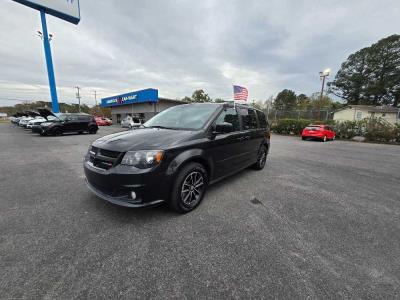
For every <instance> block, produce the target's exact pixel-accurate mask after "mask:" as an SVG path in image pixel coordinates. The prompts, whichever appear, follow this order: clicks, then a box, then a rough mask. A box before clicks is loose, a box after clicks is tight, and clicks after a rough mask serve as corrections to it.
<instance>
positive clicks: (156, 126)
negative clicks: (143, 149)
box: [146, 125, 173, 129]
mask: <svg viewBox="0 0 400 300" xmlns="http://www.w3.org/2000/svg"><path fill="white" fill-rule="evenodd" d="M146 128H160V129H173V128H171V127H165V126H160V125H154V126H148V127H146Z"/></svg>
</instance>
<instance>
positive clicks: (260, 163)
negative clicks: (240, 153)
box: [252, 146, 268, 171]
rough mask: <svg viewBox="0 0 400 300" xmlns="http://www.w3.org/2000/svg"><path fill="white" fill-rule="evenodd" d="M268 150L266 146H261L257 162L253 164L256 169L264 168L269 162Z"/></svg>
mask: <svg viewBox="0 0 400 300" xmlns="http://www.w3.org/2000/svg"><path fill="white" fill-rule="evenodd" d="M267 156H268V151H267V147H266V146H261V148H260V151H259V153H258V157H257V162H256V163H255V164H254V165H253V166H252V167H253V169H254V170H258V171H259V170H262V169H264V167H265V163H266V162H267Z"/></svg>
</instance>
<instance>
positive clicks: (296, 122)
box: [271, 119, 312, 135]
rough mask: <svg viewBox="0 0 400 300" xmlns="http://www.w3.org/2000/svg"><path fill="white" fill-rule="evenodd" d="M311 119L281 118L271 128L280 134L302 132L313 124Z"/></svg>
mask: <svg viewBox="0 0 400 300" xmlns="http://www.w3.org/2000/svg"><path fill="white" fill-rule="evenodd" d="M311 123H312V122H311V121H310V120H304V119H281V120H278V122H277V123H276V124H274V125H272V127H271V129H272V131H273V132H276V133H279V134H296V135H298V134H300V133H301V131H302V130H303V128H304V127H306V126H307V125H309V124H311Z"/></svg>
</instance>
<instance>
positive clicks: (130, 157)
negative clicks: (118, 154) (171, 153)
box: [121, 150, 164, 169]
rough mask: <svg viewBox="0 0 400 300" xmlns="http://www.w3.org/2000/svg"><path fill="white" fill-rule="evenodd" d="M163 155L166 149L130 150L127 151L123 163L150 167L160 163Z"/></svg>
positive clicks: (138, 166) (141, 167) (144, 167)
mask: <svg viewBox="0 0 400 300" xmlns="http://www.w3.org/2000/svg"><path fill="white" fill-rule="evenodd" d="M163 156H164V151H162V150H141V151H128V152H126V153H125V155H124V158H123V159H122V161H121V164H122V165H128V166H134V167H136V168H139V169H148V168H151V167H154V166H156V165H158V164H160V162H161V160H162V159H163Z"/></svg>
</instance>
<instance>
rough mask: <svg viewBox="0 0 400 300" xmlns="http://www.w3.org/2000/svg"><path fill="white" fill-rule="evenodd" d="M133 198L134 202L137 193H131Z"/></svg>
mask: <svg viewBox="0 0 400 300" xmlns="http://www.w3.org/2000/svg"><path fill="white" fill-rule="evenodd" d="M131 197H132V200H135V199H136V193H135V192H134V191H132V192H131Z"/></svg>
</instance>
